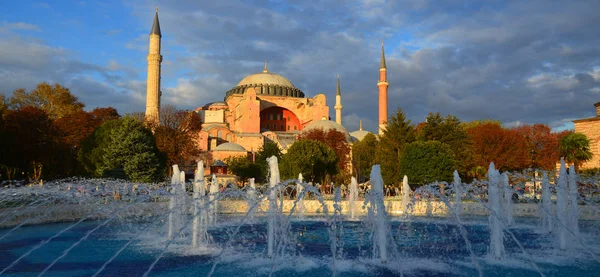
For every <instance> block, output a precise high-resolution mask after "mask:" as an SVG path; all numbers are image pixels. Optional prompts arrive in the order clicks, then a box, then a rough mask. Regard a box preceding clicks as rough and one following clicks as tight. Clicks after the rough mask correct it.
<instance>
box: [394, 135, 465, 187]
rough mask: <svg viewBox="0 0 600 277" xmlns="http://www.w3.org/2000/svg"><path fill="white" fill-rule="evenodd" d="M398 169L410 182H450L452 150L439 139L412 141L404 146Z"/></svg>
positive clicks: (452, 169)
mask: <svg viewBox="0 0 600 277" xmlns="http://www.w3.org/2000/svg"><path fill="white" fill-rule="evenodd" d="M400 170H401V171H402V173H403V174H405V175H406V176H408V180H410V181H411V183H417V184H427V183H431V182H434V181H446V182H450V181H451V180H452V178H453V172H454V159H453V155H452V151H451V150H450V147H448V145H446V144H443V143H441V142H439V141H434V140H432V141H425V142H422V141H417V142H413V143H411V144H409V145H407V146H406V150H405V152H404V155H402V159H401V160H400Z"/></svg>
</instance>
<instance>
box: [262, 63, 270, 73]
mask: <svg viewBox="0 0 600 277" xmlns="http://www.w3.org/2000/svg"><path fill="white" fill-rule="evenodd" d="M263 72H264V73H268V72H269V69H268V68H267V61H265V67H264V68H263Z"/></svg>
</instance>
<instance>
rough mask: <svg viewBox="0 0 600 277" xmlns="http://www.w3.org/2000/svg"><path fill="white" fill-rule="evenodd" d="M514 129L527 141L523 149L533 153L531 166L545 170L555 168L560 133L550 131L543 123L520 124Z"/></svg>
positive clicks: (558, 157) (558, 155)
mask: <svg viewBox="0 0 600 277" xmlns="http://www.w3.org/2000/svg"><path fill="white" fill-rule="evenodd" d="M514 130H515V131H516V132H517V133H519V134H520V135H521V136H522V137H523V138H525V141H527V148H526V150H525V151H526V152H527V153H533V154H534V155H535V157H531V158H532V165H531V166H532V167H539V168H543V169H545V170H554V169H555V168H556V161H558V160H559V159H560V151H559V148H558V146H559V138H560V134H557V133H552V132H551V129H550V127H548V125H545V124H534V125H522V126H519V127H516V128H514ZM533 159H535V160H533Z"/></svg>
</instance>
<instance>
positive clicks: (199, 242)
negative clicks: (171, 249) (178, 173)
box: [192, 161, 210, 247]
mask: <svg viewBox="0 0 600 277" xmlns="http://www.w3.org/2000/svg"><path fill="white" fill-rule="evenodd" d="M205 195H206V186H205V184H204V164H203V162H202V161H199V162H198V167H197V168H196V172H195V174H194V196H193V203H194V206H193V208H194V212H193V218H194V219H193V220H194V222H193V223H192V247H200V246H204V245H206V244H207V243H208V242H209V241H210V237H209V234H208V218H207V217H208V214H207V213H206V210H207V209H206V207H205V203H204V202H205V201H204V196H205Z"/></svg>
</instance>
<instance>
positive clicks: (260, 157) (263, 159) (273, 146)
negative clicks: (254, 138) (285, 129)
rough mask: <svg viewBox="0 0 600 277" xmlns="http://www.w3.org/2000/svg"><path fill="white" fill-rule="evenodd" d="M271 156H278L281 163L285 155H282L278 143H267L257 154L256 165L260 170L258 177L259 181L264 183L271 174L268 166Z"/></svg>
mask: <svg viewBox="0 0 600 277" xmlns="http://www.w3.org/2000/svg"><path fill="white" fill-rule="evenodd" d="M271 156H276V157H277V160H278V161H281V158H282V156H283V154H282V153H281V149H279V146H278V145H277V143H275V142H272V141H268V142H265V143H264V144H263V145H262V146H261V147H260V148H259V149H258V152H256V157H255V161H254V162H255V163H256V164H257V166H258V167H259V169H260V175H259V176H258V181H260V182H262V181H265V180H266V179H267V175H268V174H269V166H268V164H267V158H269V157H271Z"/></svg>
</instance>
